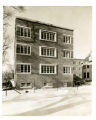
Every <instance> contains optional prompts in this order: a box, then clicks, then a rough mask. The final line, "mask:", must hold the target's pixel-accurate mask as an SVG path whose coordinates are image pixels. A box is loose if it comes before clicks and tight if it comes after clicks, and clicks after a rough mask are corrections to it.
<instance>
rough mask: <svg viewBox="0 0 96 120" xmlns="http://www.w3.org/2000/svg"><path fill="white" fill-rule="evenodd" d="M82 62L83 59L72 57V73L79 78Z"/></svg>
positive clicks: (81, 76)
mask: <svg viewBox="0 0 96 120" xmlns="http://www.w3.org/2000/svg"><path fill="white" fill-rule="evenodd" d="M82 63H83V59H73V74H74V75H76V76H78V77H79V78H81V79H82V78H83V75H82Z"/></svg>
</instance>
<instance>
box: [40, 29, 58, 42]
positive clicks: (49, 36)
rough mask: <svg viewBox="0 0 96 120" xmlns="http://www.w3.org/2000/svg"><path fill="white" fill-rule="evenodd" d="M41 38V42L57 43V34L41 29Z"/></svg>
mask: <svg viewBox="0 0 96 120" xmlns="http://www.w3.org/2000/svg"><path fill="white" fill-rule="evenodd" d="M39 38H40V40H46V41H52V42H56V32H53V31H46V30H41V29H40V30H39Z"/></svg>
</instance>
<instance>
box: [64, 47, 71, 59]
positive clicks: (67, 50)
mask: <svg viewBox="0 0 96 120" xmlns="http://www.w3.org/2000/svg"><path fill="white" fill-rule="evenodd" d="M64 51H66V52H70V53H71V52H73V50H69V49H63V52H64ZM70 56H71V54H70ZM63 58H64V59H73V58H70V57H69V58H67V57H64V56H63Z"/></svg>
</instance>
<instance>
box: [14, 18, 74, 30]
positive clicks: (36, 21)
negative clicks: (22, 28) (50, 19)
mask: <svg viewBox="0 0 96 120" xmlns="http://www.w3.org/2000/svg"><path fill="white" fill-rule="evenodd" d="M16 19H21V20H27V21H30V22H35V23H39V24H44V25H49V26H52V27H56V28H60V29H65V30H70V31H74V30H73V29H70V28H64V27H61V26H57V25H53V24H50V23H45V22H41V21H38V20H32V19H29V18H24V17H18V16H16Z"/></svg>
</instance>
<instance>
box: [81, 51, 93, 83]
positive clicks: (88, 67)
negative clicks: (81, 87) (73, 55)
mask: <svg viewBox="0 0 96 120" xmlns="http://www.w3.org/2000/svg"><path fill="white" fill-rule="evenodd" d="M82 70H83V73H82V74H83V79H84V80H85V81H86V82H90V81H92V55H91V53H89V55H88V56H87V57H86V58H85V59H84V61H83V68H82Z"/></svg>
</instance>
